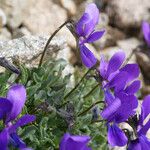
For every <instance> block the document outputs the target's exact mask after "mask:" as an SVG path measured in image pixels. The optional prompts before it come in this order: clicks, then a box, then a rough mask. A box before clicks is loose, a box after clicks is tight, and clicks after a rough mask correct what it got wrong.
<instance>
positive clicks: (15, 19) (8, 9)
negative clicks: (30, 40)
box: [0, 0, 29, 29]
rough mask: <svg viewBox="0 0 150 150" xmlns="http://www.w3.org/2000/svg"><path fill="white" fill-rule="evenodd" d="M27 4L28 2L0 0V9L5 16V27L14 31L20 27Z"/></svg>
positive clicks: (22, 0) (26, 0)
mask: <svg viewBox="0 0 150 150" xmlns="http://www.w3.org/2000/svg"><path fill="white" fill-rule="evenodd" d="M28 4H29V1H28V0H0V7H1V8H2V9H3V11H4V13H5V14H6V16H7V25H8V26H9V27H10V28H12V29H15V28H17V27H19V26H20V25H21V23H22V21H23V18H24V10H25V8H26V7H27V6H28Z"/></svg>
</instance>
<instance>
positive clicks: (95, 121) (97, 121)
mask: <svg viewBox="0 0 150 150" xmlns="http://www.w3.org/2000/svg"><path fill="white" fill-rule="evenodd" d="M104 121H105V120H94V121H91V124H93V123H99V122H104Z"/></svg>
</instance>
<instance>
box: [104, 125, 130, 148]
mask: <svg viewBox="0 0 150 150" xmlns="http://www.w3.org/2000/svg"><path fill="white" fill-rule="evenodd" d="M107 138H108V143H109V144H110V145H111V146H120V147H121V146H125V145H126V144H127V141H128V139H127V137H126V135H125V133H124V132H123V131H122V130H121V129H120V128H119V127H118V126H117V125H116V124H113V125H108V133H107Z"/></svg>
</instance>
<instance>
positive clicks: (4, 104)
mask: <svg viewBox="0 0 150 150" xmlns="http://www.w3.org/2000/svg"><path fill="white" fill-rule="evenodd" d="M11 109H12V103H11V102H10V101H9V100H8V99H6V98H2V97H0V120H1V119H4V118H6V116H7V115H9V113H10V111H11Z"/></svg>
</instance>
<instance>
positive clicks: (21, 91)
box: [6, 84, 26, 122]
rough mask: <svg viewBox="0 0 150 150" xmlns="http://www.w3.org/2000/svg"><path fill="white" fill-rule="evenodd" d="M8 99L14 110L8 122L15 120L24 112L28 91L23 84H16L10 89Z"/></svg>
mask: <svg viewBox="0 0 150 150" xmlns="http://www.w3.org/2000/svg"><path fill="white" fill-rule="evenodd" d="M7 99H8V100H9V101H10V102H11V103H12V110H11V112H10V114H9V116H8V117H7V119H6V122H9V121H11V120H14V119H15V118H16V117H17V116H18V115H19V114H20V113H21V111H22V108H23V107H24V104H25V101H26V89H25V87H24V86H23V85H21V84H15V85H13V86H11V87H10V89H9V91H8V93H7Z"/></svg>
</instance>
